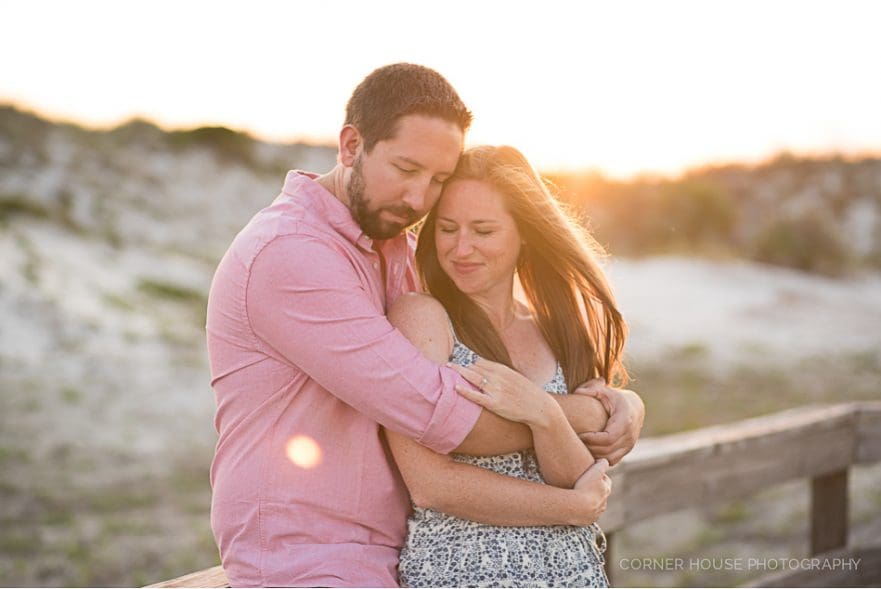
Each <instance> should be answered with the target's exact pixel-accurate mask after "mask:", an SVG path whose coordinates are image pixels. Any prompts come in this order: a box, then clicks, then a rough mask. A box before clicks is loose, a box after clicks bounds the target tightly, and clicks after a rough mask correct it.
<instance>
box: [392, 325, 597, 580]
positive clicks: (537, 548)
mask: <svg viewBox="0 0 881 589" xmlns="http://www.w3.org/2000/svg"><path fill="white" fill-rule="evenodd" d="M453 338H454V346H453V352H452V354H451V355H450V361H451V362H454V363H456V364H459V365H461V366H469V365H471V364H473V363H474V362H475V361H476V360H477V358H478V355H477V354H476V353H475V352H474V351H472V350H471V349H469V348H468V347H466V346H465V345H464V344H462V343H461V342H460V341H459V340H458V338H456V336H455V333H454V334H453ZM544 389H545V390H546V391H547V392H549V393H556V394H561V395H565V394H566V393H567V388H566V380H565V377H564V376H563V371H562V369H561V368H560V366H559V364H558V365H557V371H556V373H555V374H554V377H553V379H551V381H550V382H548V383H547V384H546V385H545V386H544ZM452 457H453V459H454V460H456V461H457V462H464V463H466V464H473V465H475V466H479V467H481V468H486V469H489V470H492V471H495V472H497V473H500V474H503V475H507V476H510V477H516V478H519V479H525V480H529V481H534V482H539V483H544V482H545V481H544V479H543V478H542V476H541V473H540V472H539V469H538V461H537V460H536V456H535V453H534V452H533V451H531V450H528V451H524V452H514V453H511V454H504V455H500V456H468V455H465V454H453V455H452ZM413 509H414V513H413V515H412V516H411V517H410V519H409V520H408V522H407V527H408V533H407V539H406V542H405V544H404V548H403V550H402V551H401V561H400V565H399V572H400V581H401V586H402V587H608V584H609V583H608V580H607V578H606V574H605V572H604V570H603V562H604V561H603V556H602V554H603V552H604V551H605V536H604V535H603V532H602V530H600V528H599V526H597V525H596V524H592V525H590V526H585V527H579V526H535V527H501V526H490V525H486V524H481V523H477V522H472V521H468V520H463V519H459V518H457V517H453V516H451V515H447V514H445V513H441V512H439V511H435V510H433V509H422V508H419V507H415V506H414V508H413Z"/></svg>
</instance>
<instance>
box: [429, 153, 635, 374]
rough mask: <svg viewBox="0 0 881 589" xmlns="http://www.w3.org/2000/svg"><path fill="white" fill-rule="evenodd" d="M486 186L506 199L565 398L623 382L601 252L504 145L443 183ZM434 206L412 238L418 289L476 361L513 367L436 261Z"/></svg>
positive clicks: (525, 278)
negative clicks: (596, 382)
mask: <svg viewBox="0 0 881 589" xmlns="http://www.w3.org/2000/svg"><path fill="white" fill-rule="evenodd" d="M457 180H478V181H481V182H486V183H487V184H489V185H490V186H492V187H493V188H494V189H496V190H497V191H498V192H500V193H501V194H502V195H504V197H505V206H506V207H507V210H508V212H509V213H510V214H511V216H512V217H514V221H515V222H516V223H517V229H518V231H519V232H520V237H521V239H522V240H523V242H524V244H523V245H522V247H521V253H520V260H519V261H518V273H519V276H520V283H521V284H522V285H523V290H524V292H525V293H526V298H527V302H528V304H529V307H530V310H531V311H532V313H533V315H534V317H535V319H536V322H537V323H538V326H539V329H540V330H541V333H542V335H543V336H544V338H545V340H546V341H547V343H548V345H549V346H550V348H551V350H552V351H553V353H554V356H555V357H556V358H557V359H558V360H559V362H560V365H561V366H562V368H563V374H564V375H565V377H566V383H567V386H568V388H569V392H572V391H573V390H574V389H575V388H576V387H577V386H578V385H579V384H581V383H583V382H585V381H587V380H590V379H591V378H595V377H598V376H599V377H603V378H604V379H606V382H608V383H609V384H612V385H615V386H621V385H623V384H626V382H627V380H628V377H627V371H626V370H625V369H624V365H623V362H622V356H623V349H624V340H625V338H626V336H627V327H626V325H625V323H624V320H623V318H622V317H621V313H620V312H619V311H618V308H617V306H616V303H615V298H614V296H613V294H612V290H611V289H610V288H609V283H608V281H607V280H606V276H605V274H604V273H603V270H602V268H601V267H600V265H599V264H598V263H597V259H596V258H597V256H599V255H603V250H602V248H601V247H600V246H599V245H598V244H597V243H596V241H595V240H594V239H593V237H591V236H590V234H589V233H588V232H587V231H586V230H585V229H584V228H583V227H581V225H579V224H578V223H577V222H576V221H575V220H574V218H573V216H571V215H569V214H568V213H566V212H565V211H564V210H563V208H562V205H561V204H560V203H559V202H558V201H557V199H555V198H554V197H553V196H552V195H551V193H550V191H549V190H548V187H547V186H546V185H545V183H544V182H543V181H542V179H541V177H540V176H539V175H538V174H537V173H536V172H535V170H533V169H532V166H530V165H529V162H528V161H527V160H526V158H525V157H524V156H523V154H521V153H520V152H519V151H517V150H516V149H514V148H513V147H508V146H500V147H493V146H481V147H475V148H473V149H469V150H468V151H466V152H465V153H464V154H462V157H461V158H460V159H459V163H458V166H457V167H456V171H455V173H454V174H453V176H452V177H451V178H450V179H449V180H448V181H447V185H448V186H449V185H450V184H452V183H454V182H456V181H457ZM436 220H437V207H435V208H434V209H432V210H431V212H430V213H429V214H428V217H427V218H426V220H425V223H424V224H423V226H422V229H421V231H420V232H419V243H418V246H417V248H416V260H417V262H418V265H419V272H420V275H421V278H422V282H423V286H424V287H425V289H426V290H428V292H430V293H431V294H432V295H433V296H434V297H435V298H436V299H438V300H439V301H440V302H441V304H443V306H444V308H445V309H446V310H447V313H448V314H449V316H450V319H451V321H452V323H453V327H454V328H455V330H456V334H457V336H458V337H459V339H460V340H461V341H462V343H464V344H465V345H466V346H468V347H469V348H471V349H472V350H474V351H475V352H476V353H477V354H479V355H480V356H481V357H483V358H486V359H488V360H493V361H496V362H501V363H503V364H507V365H508V366H510V367H511V368H513V365H512V362H511V356H510V354H509V353H508V350H507V348H506V347H505V345H504V343H503V342H502V338H501V336H500V335H499V333H498V332H497V331H496V329H495V327H494V326H493V324H492V323H491V322H490V320H489V317H488V316H487V314H486V313H485V312H484V311H483V309H481V308H480V306H479V305H477V303H475V302H474V301H472V300H471V299H470V298H469V297H468V296H467V295H465V294H464V293H463V292H462V291H460V290H459V289H458V288H457V287H456V285H455V283H454V282H453V281H452V280H451V279H450V277H449V276H448V275H447V274H446V272H444V271H443V269H442V268H441V266H440V263H439V262H438V259H437V248H436V245H435V226H436Z"/></svg>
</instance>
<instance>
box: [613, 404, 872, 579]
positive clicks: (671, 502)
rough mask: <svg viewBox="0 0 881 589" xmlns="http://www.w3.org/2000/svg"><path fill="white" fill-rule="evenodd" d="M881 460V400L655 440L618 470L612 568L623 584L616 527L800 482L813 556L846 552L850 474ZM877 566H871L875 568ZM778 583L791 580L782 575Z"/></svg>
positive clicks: (868, 564) (804, 410)
mask: <svg viewBox="0 0 881 589" xmlns="http://www.w3.org/2000/svg"><path fill="white" fill-rule="evenodd" d="M879 460H881V402H861V403H847V404H841V405H832V406H828V405H827V406H808V407H801V408H798V409H792V410H789V411H783V412H781V413H775V414H772V415H767V416H762V417H757V418H754V419H747V420H744V421H738V422H735V423H731V424H726V425H719V426H714V427H707V428H703V429H699V430H695V431H690V432H683V433H678V434H672V435H669V436H663V437H657V438H646V439H645V440H643V441H641V442H640V443H639V444H638V445H637V447H636V448H635V449H634V451H633V452H631V454H630V455H629V456H627V458H625V459H624V460H623V461H622V462H621V464H620V465H619V466H618V467H616V468H615V469H614V470H613V471H612V473H611V477H612V481H613V487H612V489H613V492H612V497H611V499H610V501H609V507H608V509H607V510H606V512H605V513H604V514H603V516H602V517H601V518H600V525H601V527H602V528H603V529H604V530H605V531H606V535H607V537H608V540H609V550H608V551H607V554H606V562H607V563H608V564H609V565H611V566H610V567H609V569H607V570H608V572H609V573H610V576H611V577H613V578H614V575H615V570H614V568H615V567H614V565H615V558H614V535H615V534H614V532H615V531H616V530H620V529H622V528H625V527H627V526H628V525H630V524H633V523H636V522H639V521H642V520H645V519H647V518H650V517H653V516H656V515H661V514H665V513H670V512H673V511H678V510H680V509H684V508H688V507H694V506H697V505H710V504H713V503H717V502H720V501H724V500H731V499H736V498H740V497H745V496H748V495H751V494H753V493H756V492H758V491H761V490H763V489H765V488H767V487H769V486H772V485H775V484H778V483H783V482H786V481H791V480H794V479H810V484H811V507H810V518H811V521H810V532H809V533H810V551H811V555H812V556H813V555H819V554H823V553H826V552H829V551H833V550H838V551H840V549H842V548H844V547H845V546H846V545H847V534H848V493H847V482H848V471H849V469H850V467H851V466H853V465H857V464H868V463H874V462H878V461H879ZM863 551H864V552H866V550H865V549H864V550H863ZM870 552H871V551H869V552H867V554H866V556H871V553H870ZM876 552H878V553H879V554H881V551H876ZM872 562H874V561H871V562H870V561H864V562H863V563H862V564H863V565H864V566H866V567H867V568H866V570H871V569H872ZM878 562H881V560H878ZM799 578H800V579H801V580H800V584H802V585H804V584H805V578H802V577H799ZM808 578H809V577H808ZM878 580H881V578H879V579H878ZM759 582H764V581H762V580H759ZM773 582H774V583H775V584H777V583H781V582H782V583H785V582H786V579H785V577H782V576H776V577H774V579H773Z"/></svg>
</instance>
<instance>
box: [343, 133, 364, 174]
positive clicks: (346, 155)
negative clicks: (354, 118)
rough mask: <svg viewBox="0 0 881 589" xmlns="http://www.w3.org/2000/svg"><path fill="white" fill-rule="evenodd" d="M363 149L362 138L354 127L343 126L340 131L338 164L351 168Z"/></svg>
mask: <svg viewBox="0 0 881 589" xmlns="http://www.w3.org/2000/svg"><path fill="white" fill-rule="evenodd" d="M363 148H364V138H363V137H362V136H361V132H360V131H359V130H358V129H357V128H356V127H355V126H354V125H345V126H344V127H343V128H342V130H341V131H340V147H339V149H340V163H341V164H342V165H344V166H345V167H347V168H351V167H352V166H353V165H354V164H355V160H357V159H358V155H359V154H360V153H361V150H362V149H363Z"/></svg>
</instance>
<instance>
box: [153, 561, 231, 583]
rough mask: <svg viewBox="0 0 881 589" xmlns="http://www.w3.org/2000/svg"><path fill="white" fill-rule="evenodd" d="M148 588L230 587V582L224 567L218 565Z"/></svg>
mask: <svg viewBox="0 0 881 589" xmlns="http://www.w3.org/2000/svg"><path fill="white" fill-rule="evenodd" d="M147 587H229V580H227V578H226V573H225V572H223V567H222V566H220V565H218V566H216V567H212V568H210V569H205V570H202V571H196V572H195V573H190V574H188V575H184V576H182V577H178V578H176V579H172V580H170V581H163V582H161V583H156V584H154V585H147Z"/></svg>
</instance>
